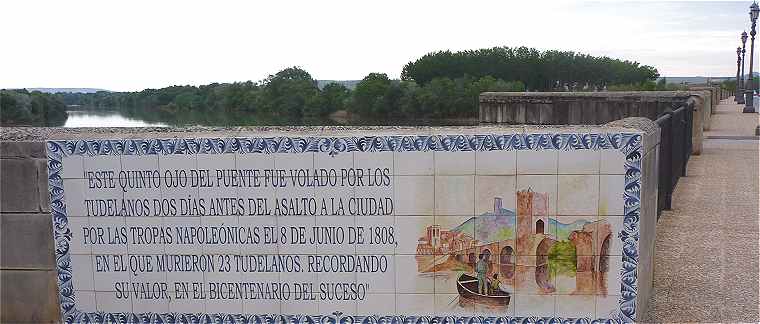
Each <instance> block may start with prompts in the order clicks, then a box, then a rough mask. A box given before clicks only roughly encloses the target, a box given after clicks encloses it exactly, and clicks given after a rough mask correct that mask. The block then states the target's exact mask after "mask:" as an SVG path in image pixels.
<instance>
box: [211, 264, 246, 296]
mask: <svg viewBox="0 0 760 324" xmlns="http://www.w3.org/2000/svg"><path fill="white" fill-rule="evenodd" d="M211 257H213V260H214V261H213V266H214V271H208V272H205V273H204V274H203V287H204V289H206V290H209V291H211V290H212V289H211V288H210V286H209V285H211V284H214V285H216V284H221V283H229V282H240V280H241V279H242V277H243V274H242V273H241V272H237V271H235V269H236V265H235V257H234V254H214V255H211ZM227 270H229V271H227ZM220 289H222V290H224V289H223V287H220ZM217 291H219V289H217ZM238 301H239V300H238Z"/></svg>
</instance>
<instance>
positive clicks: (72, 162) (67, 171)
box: [61, 155, 84, 179]
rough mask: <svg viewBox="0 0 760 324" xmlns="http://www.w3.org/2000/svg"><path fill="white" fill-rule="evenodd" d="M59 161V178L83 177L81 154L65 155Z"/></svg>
mask: <svg viewBox="0 0 760 324" xmlns="http://www.w3.org/2000/svg"><path fill="white" fill-rule="evenodd" d="M61 162H62V163H63V170H62V172H61V178H64V179H72V178H75V179H83V178H84V160H83V158H82V156H81V155H72V156H65V157H63V159H61Z"/></svg>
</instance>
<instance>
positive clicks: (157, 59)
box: [0, 0, 749, 90]
mask: <svg viewBox="0 0 760 324" xmlns="http://www.w3.org/2000/svg"><path fill="white" fill-rule="evenodd" d="M748 6H749V4H748V3H747V2H574V1H551V2H550V1H500V2H492V1H471V2H466V3H465V2H460V1H437V2H432V1H396V0H392V1H383V2H358V1H320V2H315V1H270V2H238V1H215V2H199V1H147V0H135V1H128V2H112V1H70V2H65V3H64V2H59V1H52V0H51V1H15V2H8V3H4V5H3V7H4V8H3V9H4V12H12V13H14V14H11V15H4V19H2V20H0V29H2V30H5V31H12V32H7V33H4V38H5V39H4V42H5V43H6V44H13V46H12V47H9V48H11V50H8V49H7V48H4V50H3V51H0V71H2V78H0V88H4V87H34V86H45V87H98V88H107V89H112V90H140V89H143V88H158V87H165V86H169V85H172V84H194V85H198V84H206V83H211V82H233V81H246V80H260V79H263V78H265V77H266V76H267V75H269V74H272V73H275V72H277V71H278V70H280V69H282V68H285V67H288V66H294V65H299V66H301V67H303V68H305V69H306V70H307V71H309V72H311V73H312V75H313V76H314V77H315V78H318V79H338V80H340V79H360V78H362V77H364V76H365V75H366V74H368V73H370V72H384V73H387V74H388V75H389V76H391V77H398V76H399V74H400V72H401V68H402V67H403V65H404V64H405V63H407V62H409V61H411V60H414V59H416V58H418V57H420V56H422V55H424V54H425V53H428V52H430V51H436V50H443V49H452V50H462V49H474V48H483V47H491V46H504V45H507V46H523V45H524V46H531V47H537V48H540V49H563V50H574V51H578V52H583V53H589V54H593V55H608V56H613V57H619V58H623V59H629V60H633V61H638V62H641V63H643V64H648V65H652V66H655V67H657V68H658V69H659V70H660V73H661V74H663V75H697V74H702V75H716V76H724V75H732V74H733V73H734V72H732V71H733V68H734V64H735V58H732V56H733V55H735V54H734V53H733V52H734V49H735V47H736V44H737V43H738V36H739V34H740V33H741V30H743V29H744V28H747V27H748V19H747V16H748V15H747V12H748V9H747V8H748Z"/></svg>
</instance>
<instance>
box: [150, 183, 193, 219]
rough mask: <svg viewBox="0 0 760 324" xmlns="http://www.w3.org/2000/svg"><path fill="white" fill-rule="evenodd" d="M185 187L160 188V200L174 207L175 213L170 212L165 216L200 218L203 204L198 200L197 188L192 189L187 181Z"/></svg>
mask: <svg viewBox="0 0 760 324" xmlns="http://www.w3.org/2000/svg"><path fill="white" fill-rule="evenodd" d="M187 183H188V185H187V186H184V187H183V186H177V187H172V188H167V187H166V186H162V187H161V188H160V189H159V190H160V196H159V197H160V198H161V199H162V201H163V200H167V201H168V202H169V204H170V205H171V204H172V203H173V204H174V206H175V209H176V212H172V213H170V214H169V215H165V216H175V217H176V216H183V217H184V216H200V215H201V214H202V208H201V206H203V204H201V202H200V201H199V200H198V198H199V195H198V188H197V187H192V186H191V185H190V184H189V183H190V182H189V179H188V182H187Z"/></svg>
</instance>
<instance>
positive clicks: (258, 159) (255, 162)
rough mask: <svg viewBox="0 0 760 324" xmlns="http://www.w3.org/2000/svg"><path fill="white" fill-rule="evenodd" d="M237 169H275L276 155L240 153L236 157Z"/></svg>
mask: <svg viewBox="0 0 760 324" xmlns="http://www.w3.org/2000/svg"><path fill="white" fill-rule="evenodd" d="M235 166H236V167H237V169H252V170H260V171H262V173H263V170H265V169H274V156H273V155H272V154H264V153H248V154H240V155H237V156H236V157H235Z"/></svg>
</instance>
